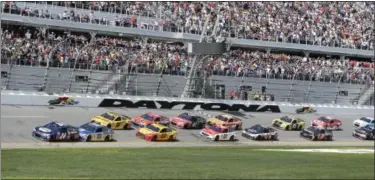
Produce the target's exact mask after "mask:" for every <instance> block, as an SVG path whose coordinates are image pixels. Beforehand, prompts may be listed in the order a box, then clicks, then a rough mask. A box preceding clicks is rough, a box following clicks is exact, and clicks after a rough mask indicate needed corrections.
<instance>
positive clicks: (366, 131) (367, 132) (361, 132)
mask: <svg viewBox="0 0 375 180" xmlns="http://www.w3.org/2000/svg"><path fill="white" fill-rule="evenodd" d="M374 134H375V129H374V126H373V125H372V124H371V125H367V126H365V127H361V128H359V129H355V130H354V131H353V136H354V137H356V138H360V139H363V140H374Z"/></svg>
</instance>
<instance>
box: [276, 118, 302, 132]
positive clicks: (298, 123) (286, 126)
mask: <svg viewBox="0 0 375 180" xmlns="http://www.w3.org/2000/svg"><path fill="white" fill-rule="evenodd" d="M272 126H273V127H275V128H279V129H282V130H285V131H292V130H301V129H303V128H304V127H305V121H304V120H302V119H299V118H294V117H292V118H291V117H288V116H283V117H281V118H279V119H274V120H273V121H272Z"/></svg>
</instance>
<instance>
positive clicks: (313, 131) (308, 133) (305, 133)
mask: <svg viewBox="0 0 375 180" xmlns="http://www.w3.org/2000/svg"><path fill="white" fill-rule="evenodd" d="M300 136H301V137H303V138H305V139H309V140H312V141H332V139H333V133H332V131H331V130H327V129H319V128H318V127H313V126H310V127H308V128H307V129H303V130H302V131H301V132H300Z"/></svg>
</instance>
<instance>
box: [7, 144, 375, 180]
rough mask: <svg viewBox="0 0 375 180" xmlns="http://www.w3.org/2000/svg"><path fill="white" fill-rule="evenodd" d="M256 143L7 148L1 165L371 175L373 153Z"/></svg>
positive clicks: (176, 175)
mask: <svg viewBox="0 0 375 180" xmlns="http://www.w3.org/2000/svg"><path fill="white" fill-rule="evenodd" d="M288 148H290V147H288ZM296 148H301V147H296ZM257 149H267V147H258V148H253V147H201V148H199V147H191V148H186V147H184V148H111V149H104V148H103V149H9V150H2V165H1V171H2V178H18V179H21V178H48V179H51V178H58V179H59V178H89V179H94V178H102V179H109V178H111V179H114V178H121V179H151V178H152V179H250V178H258V179H260V178H261V179H263V178H268V179H280V178H281V179H291V178H302V179H317V178H319V179H374V154H334V153H305V152H273V151H262V150H257Z"/></svg>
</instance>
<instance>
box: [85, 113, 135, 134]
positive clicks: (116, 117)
mask: <svg viewBox="0 0 375 180" xmlns="http://www.w3.org/2000/svg"><path fill="white" fill-rule="evenodd" d="M130 119H131V118H130V117H128V116H125V115H121V114H117V113H114V112H106V113H103V114H102V115H99V116H95V117H93V118H92V119H91V122H92V123H96V124H99V125H102V126H107V127H108V128H111V129H115V130H116V129H129V128H130Z"/></svg>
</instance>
